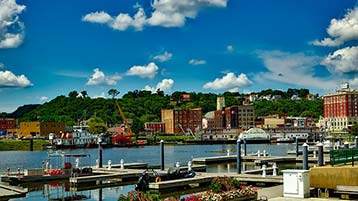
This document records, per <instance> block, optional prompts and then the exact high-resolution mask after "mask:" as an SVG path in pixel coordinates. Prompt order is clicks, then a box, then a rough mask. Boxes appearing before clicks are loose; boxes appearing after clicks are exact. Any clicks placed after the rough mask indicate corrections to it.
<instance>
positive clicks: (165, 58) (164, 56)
mask: <svg viewBox="0 0 358 201" xmlns="http://www.w3.org/2000/svg"><path fill="white" fill-rule="evenodd" d="M172 57H173V54H172V53H170V52H167V51H165V52H164V53H163V54H159V55H156V56H154V57H153V59H154V60H157V61H160V62H165V61H169V60H170V59H171V58H172Z"/></svg>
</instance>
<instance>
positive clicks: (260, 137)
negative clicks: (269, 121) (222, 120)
mask: <svg viewBox="0 0 358 201" xmlns="http://www.w3.org/2000/svg"><path fill="white" fill-rule="evenodd" d="M240 138H241V139H243V140H246V142H248V143H256V142H270V134H269V133H267V132H266V131H265V130H263V129H261V128H250V129H249V130H247V131H245V132H243V133H241V134H240Z"/></svg>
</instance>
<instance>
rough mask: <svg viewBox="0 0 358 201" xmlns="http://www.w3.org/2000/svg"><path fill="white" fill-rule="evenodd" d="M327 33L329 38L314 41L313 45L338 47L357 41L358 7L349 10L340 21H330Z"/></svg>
mask: <svg viewBox="0 0 358 201" xmlns="http://www.w3.org/2000/svg"><path fill="white" fill-rule="evenodd" d="M327 33H328V35H329V36H330V37H331V38H325V39H323V40H321V41H318V40H315V41H313V42H312V44H313V45H317V46H338V45H341V44H343V43H344V42H347V41H351V40H358V7H355V8H354V9H353V10H351V9H349V10H348V12H347V13H346V14H345V16H344V18H342V19H332V20H331V23H330V25H329V27H328V28H327Z"/></svg>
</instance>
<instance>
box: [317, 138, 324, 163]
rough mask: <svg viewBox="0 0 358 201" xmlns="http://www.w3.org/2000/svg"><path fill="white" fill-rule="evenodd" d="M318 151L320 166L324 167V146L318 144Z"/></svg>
mask: <svg viewBox="0 0 358 201" xmlns="http://www.w3.org/2000/svg"><path fill="white" fill-rule="evenodd" d="M317 149H318V166H323V144H322V143H318V144H317Z"/></svg>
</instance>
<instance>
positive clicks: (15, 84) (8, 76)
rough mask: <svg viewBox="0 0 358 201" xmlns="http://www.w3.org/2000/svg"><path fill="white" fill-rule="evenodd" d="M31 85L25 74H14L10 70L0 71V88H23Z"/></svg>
mask: <svg viewBox="0 0 358 201" xmlns="http://www.w3.org/2000/svg"><path fill="white" fill-rule="evenodd" d="M29 86H32V84H31V82H30V81H29V80H28V79H27V77H26V76H25V75H19V76H16V75H15V74H14V73H12V72H11V71H8V70H6V71H0V88H25V87H29Z"/></svg>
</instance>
